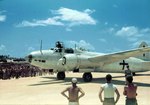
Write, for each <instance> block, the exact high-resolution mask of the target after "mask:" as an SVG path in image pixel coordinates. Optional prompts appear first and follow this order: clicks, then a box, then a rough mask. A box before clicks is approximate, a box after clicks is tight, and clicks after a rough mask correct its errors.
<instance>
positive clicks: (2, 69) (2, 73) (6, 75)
mask: <svg viewBox="0 0 150 105" xmlns="http://www.w3.org/2000/svg"><path fill="white" fill-rule="evenodd" d="M46 74H51V71H50V70H47V69H42V70H41V69H39V68H38V67H35V66H31V65H30V64H28V63H12V62H11V63H0V79H2V80H7V79H12V78H15V79H19V78H22V77H35V76H42V75H46Z"/></svg>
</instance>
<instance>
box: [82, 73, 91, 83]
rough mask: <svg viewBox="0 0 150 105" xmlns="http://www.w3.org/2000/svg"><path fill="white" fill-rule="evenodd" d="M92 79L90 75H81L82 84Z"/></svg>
mask: <svg viewBox="0 0 150 105" xmlns="http://www.w3.org/2000/svg"><path fill="white" fill-rule="evenodd" d="M92 79H93V77H92V74H91V73H84V74H83V80H84V82H91V81H92Z"/></svg>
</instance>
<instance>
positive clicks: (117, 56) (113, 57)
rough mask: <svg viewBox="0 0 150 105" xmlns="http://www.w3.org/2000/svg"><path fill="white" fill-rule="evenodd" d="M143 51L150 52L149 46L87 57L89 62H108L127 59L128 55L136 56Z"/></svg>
mask: <svg viewBox="0 0 150 105" xmlns="http://www.w3.org/2000/svg"><path fill="white" fill-rule="evenodd" d="M145 52H150V47H145V48H138V49H134V50H127V51H122V52H117V53H111V54H106V55H101V56H97V57H92V58H88V59H89V61H91V62H97V63H103V64H109V63H113V62H117V61H120V60H124V59H127V58H129V57H135V56H138V55H140V54H143V53H145Z"/></svg>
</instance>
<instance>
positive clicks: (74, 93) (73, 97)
mask: <svg viewBox="0 0 150 105" xmlns="http://www.w3.org/2000/svg"><path fill="white" fill-rule="evenodd" d="M79 90H80V88H79V87H77V86H76V87H68V92H69V101H71V102H74V101H77V100H78V93H79Z"/></svg>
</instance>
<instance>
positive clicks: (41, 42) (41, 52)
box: [40, 40, 43, 55]
mask: <svg viewBox="0 0 150 105" xmlns="http://www.w3.org/2000/svg"><path fill="white" fill-rule="evenodd" d="M40 52H41V54H42V55H43V53H42V40H41V44H40Z"/></svg>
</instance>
